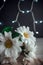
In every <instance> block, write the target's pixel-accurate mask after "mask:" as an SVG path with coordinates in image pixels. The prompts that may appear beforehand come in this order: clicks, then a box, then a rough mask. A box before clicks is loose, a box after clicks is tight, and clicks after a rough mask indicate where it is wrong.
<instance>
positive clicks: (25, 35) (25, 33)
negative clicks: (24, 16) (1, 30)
mask: <svg viewBox="0 0 43 65" xmlns="http://www.w3.org/2000/svg"><path fill="white" fill-rule="evenodd" d="M15 31H16V32H18V33H20V35H21V40H22V42H25V43H28V42H29V43H32V44H34V42H35V41H36V38H35V37H34V36H33V35H34V33H33V32H31V31H30V30H29V27H28V26H27V27H25V26H20V27H19V28H17V30H15Z"/></svg>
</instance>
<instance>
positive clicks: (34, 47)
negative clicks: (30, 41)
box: [24, 45, 37, 61]
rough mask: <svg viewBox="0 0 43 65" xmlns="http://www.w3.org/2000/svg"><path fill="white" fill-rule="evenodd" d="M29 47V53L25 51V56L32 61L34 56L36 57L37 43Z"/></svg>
mask: <svg viewBox="0 0 43 65" xmlns="http://www.w3.org/2000/svg"><path fill="white" fill-rule="evenodd" d="M28 47H29V48H28ZM28 47H27V48H26V51H27V50H28V51H29V53H28V54H26V53H24V54H25V56H26V57H25V58H26V59H27V60H30V61H32V60H33V59H34V58H36V54H35V53H36V50H37V45H30V46H28Z"/></svg>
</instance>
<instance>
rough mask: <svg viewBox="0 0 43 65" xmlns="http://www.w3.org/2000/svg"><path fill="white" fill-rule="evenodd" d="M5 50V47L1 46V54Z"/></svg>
mask: <svg viewBox="0 0 43 65" xmlns="http://www.w3.org/2000/svg"><path fill="white" fill-rule="evenodd" d="M4 50H5V47H4V46H3V45H0V54H1V53H2V52H3V51H4Z"/></svg>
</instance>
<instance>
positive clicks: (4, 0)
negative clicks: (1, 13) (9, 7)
mask: <svg viewBox="0 0 43 65" xmlns="http://www.w3.org/2000/svg"><path fill="white" fill-rule="evenodd" d="M3 2H4V3H3V5H2V6H1V7H0V10H2V8H3V7H4V4H5V2H6V0H3Z"/></svg>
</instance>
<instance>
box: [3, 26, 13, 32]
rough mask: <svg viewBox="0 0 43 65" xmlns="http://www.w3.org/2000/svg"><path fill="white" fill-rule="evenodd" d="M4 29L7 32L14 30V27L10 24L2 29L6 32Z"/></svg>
mask: <svg viewBox="0 0 43 65" xmlns="http://www.w3.org/2000/svg"><path fill="white" fill-rule="evenodd" d="M4 31H6V32H9V31H12V28H11V27H10V26H8V27H5V28H4V29H3V30H2V33H4Z"/></svg>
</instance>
